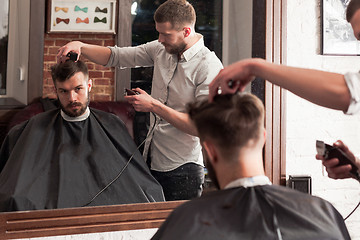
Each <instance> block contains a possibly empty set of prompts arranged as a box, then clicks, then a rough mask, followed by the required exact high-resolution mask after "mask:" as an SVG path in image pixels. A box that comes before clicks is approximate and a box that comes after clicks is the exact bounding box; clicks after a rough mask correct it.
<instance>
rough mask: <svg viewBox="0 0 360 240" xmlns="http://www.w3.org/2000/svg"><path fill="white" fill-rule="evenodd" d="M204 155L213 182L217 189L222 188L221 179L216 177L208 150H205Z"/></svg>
mask: <svg viewBox="0 0 360 240" xmlns="http://www.w3.org/2000/svg"><path fill="white" fill-rule="evenodd" d="M203 150H204V149H203ZM204 155H205V167H206V169H207V171H208V175H209V178H210V180H211V182H212V183H213V184H214V186H215V187H216V188H217V189H220V184H219V181H218V179H217V177H216V173H215V169H214V167H213V165H212V164H211V162H210V160H209V157H208V155H207V152H206V150H205V151H204Z"/></svg>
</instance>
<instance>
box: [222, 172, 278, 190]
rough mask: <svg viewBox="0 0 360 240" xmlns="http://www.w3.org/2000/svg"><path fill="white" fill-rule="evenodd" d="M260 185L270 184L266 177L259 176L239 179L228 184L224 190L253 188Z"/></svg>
mask: <svg viewBox="0 0 360 240" xmlns="http://www.w3.org/2000/svg"><path fill="white" fill-rule="evenodd" d="M262 185H271V182H270V180H269V178H268V177H267V176H264V175H260V176H254V177H249V178H239V179H236V180H235V181H232V182H230V183H229V184H228V185H226V186H225V189H228V188H236V187H245V188H246V187H255V186H262Z"/></svg>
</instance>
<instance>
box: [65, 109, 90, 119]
mask: <svg viewBox="0 0 360 240" xmlns="http://www.w3.org/2000/svg"><path fill="white" fill-rule="evenodd" d="M60 114H61V116H62V118H63V119H64V120H65V121H68V122H80V121H84V120H86V119H87V118H88V117H89V116H90V109H89V107H87V108H86V110H85V112H84V113H83V114H82V115H81V116H78V117H70V116H68V115H66V113H64V111H63V110H61V111H60Z"/></svg>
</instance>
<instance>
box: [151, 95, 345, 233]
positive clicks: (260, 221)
mask: <svg viewBox="0 0 360 240" xmlns="http://www.w3.org/2000/svg"><path fill="white" fill-rule="evenodd" d="M189 115H190V118H191V119H192V120H193V122H194V123H195V125H196V128H197V131H198V134H199V137H200V142H201V144H202V146H203V151H204V154H205V164H206V167H207V169H208V171H209V176H210V177H211V179H212V180H213V182H214V183H215V185H217V186H218V188H220V189H221V190H220V191H215V192H211V193H209V194H208V195H205V196H203V197H200V198H198V199H194V200H192V201H190V202H187V203H185V204H183V205H181V206H180V207H178V208H177V209H175V210H174V211H173V213H172V214H171V215H170V216H169V217H168V219H167V220H166V221H165V222H164V224H163V225H162V226H161V227H160V229H159V230H158V232H157V233H156V234H155V235H154V237H153V239H173V236H176V239H350V237H349V233H348V231H347V229H346V226H345V224H344V221H343V218H342V217H341V215H340V214H339V212H338V211H337V210H336V209H335V208H334V207H333V206H332V205H331V204H330V203H328V202H326V201H325V200H323V199H320V198H318V197H313V196H311V195H308V194H305V193H302V192H299V191H296V190H293V189H289V188H285V187H282V186H275V185H272V184H271V182H270V181H269V179H268V178H267V177H266V176H265V173H264V168H263V157H262V156H263V151H262V149H263V146H264V143H265V135H266V131H265V128H264V108H263V104H262V102H261V101H260V100H259V99H258V98H257V97H255V96H254V95H251V94H248V93H241V94H240V93H239V94H235V95H217V96H216V97H215V99H214V101H213V102H212V103H209V102H208V101H207V100H205V101H202V102H196V103H193V104H191V105H190V106H189Z"/></svg>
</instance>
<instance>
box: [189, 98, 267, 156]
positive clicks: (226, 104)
mask: <svg viewBox="0 0 360 240" xmlns="http://www.w3.org/2000/svg"><path fill="white" fill-rule="evenodd" d="M188 113H189V115H190V118H191V120H192V121H193V122H194V123H195V126H196V128H197V131H198V134H199V137H200V140H201V141H204V140H207V139H211V140H212V141H214V143H215V144H216V145H218V146H219V147H220V148H221V149H223V150H224V151H227V152H233V149H234V148H239V147H243V146H245V145H247V143H248V142H249V141H250V140H258V139H259V137H260V134H262V129H263V128H264V105H263V103H262V102H261V100H260V99H259V98H257V97H256V96H255V95H253V94H250V93H237V94H231V95H229V94H228V95H217V96H216V97H215V98H214V101H213V102H211V103H210V102H209V101H208V100H207V99H205V100H203V101H198V102H194V103H191V104H189V105H188Z"/></svg>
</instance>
